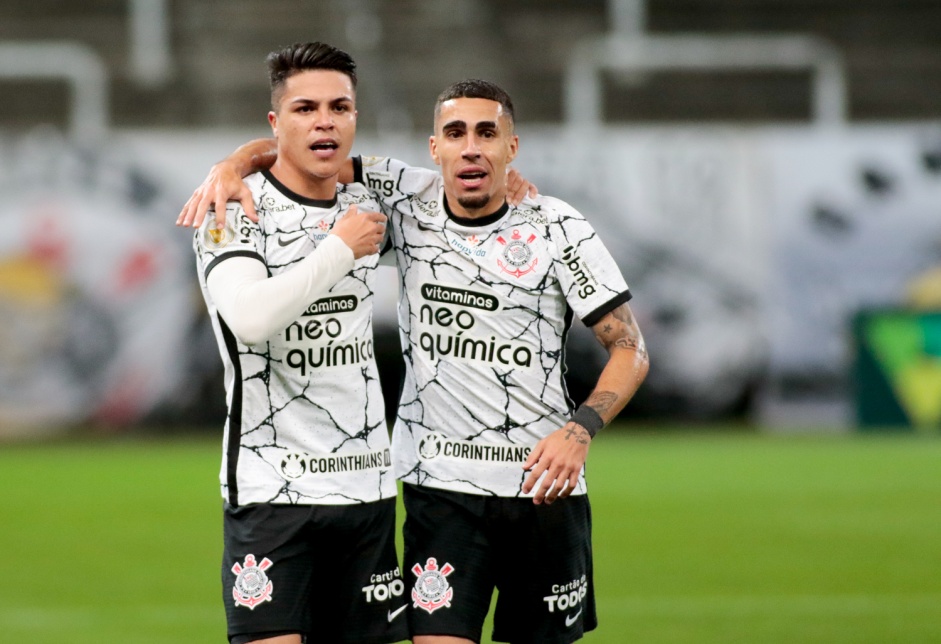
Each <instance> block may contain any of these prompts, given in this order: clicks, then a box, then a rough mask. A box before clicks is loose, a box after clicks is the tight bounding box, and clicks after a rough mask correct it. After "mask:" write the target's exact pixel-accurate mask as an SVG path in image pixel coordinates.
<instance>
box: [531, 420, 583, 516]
mask: <svg viewBox="0 0 941 644" xmlns="http://www.w3.org/2000/svg"><path fill="white" fill-rule="evenodd" d="M590 444H591V435H590V434H589V433H588V430H586V429H585V428H584V427H582V426H581V425H578V424H577V423H573V422H569V423H567V424H566V425H565V427H563V428H562V429H557V430H556V431H554V432H552V433H551V434H549V435H548V436H546V437H545V438H543V439H542V440H541V441H539V442H538V443H536V446H535V447H534V448H533V451H532V452H530V453H529V458H527V459H526V462H525V463H523V469H524V470H528V471H529V476H527V477H526V480H525V481H524V482H523V493H524V494H529V493H530V492H531V491H532V490H533V489H534V488H535V490H536V493H535V495H534V496H533V503H535V504H536V505H540V504H541V503H543V502H545V503H547V504H548V503H552V502H554V501H555V500H556V499H564V498H566V497H567V496H569V495H570V494H571V493H572V491H574V490H575V486H576V485H578V477H579V475H580V474H581V471H582V466H583V465H585V459H587V458H588V447H589V445H590ZM544 473H545V477H543V478H542V481H540V480H539V479H540V477H542V476H543V474H544ZM537 483H538V485H537Z"/></svg>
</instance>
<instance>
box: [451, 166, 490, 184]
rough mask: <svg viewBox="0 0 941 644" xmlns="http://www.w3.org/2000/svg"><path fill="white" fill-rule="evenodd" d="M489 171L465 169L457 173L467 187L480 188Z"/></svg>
mask: <svg viewBox="0 0 941 644" xmlns="http://www.w3.org/2000/svg"><path fill="white" fill-rule="evenodd" d="M486 176H487V173H486V172H484V171H483V170H463V171H461V172H458V173H457V178H458V180H459V181H460V182H461V185H462V186H464V187H465V188H478V187H480V185H481V184H482V183H483V182H484V179H485V178H486Z"/></svg>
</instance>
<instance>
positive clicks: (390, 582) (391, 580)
mask: <svg viewBox="0 0 941 644" xmlns="http://www.w3.org/2000/svg"><path fill="white" fill-rule="evenodd" d="M403 593H405V582H404V581H402V573H400V572H399V569H398V568H394V569H393V570H390V571H389V572H384V573H382V574H381V575H370V576H369V585H368V586H363V594H364V595H366V603H367V604H371V603H372V602H373V600H375V601H377V602H384V601H388V600H389V599H390V598H392V597H401V596H402V594H403ZM403 608H404V606H403ZM393 619H395V617H394V616H393V617H390V618H389V621H392V620H393Z"/></svg>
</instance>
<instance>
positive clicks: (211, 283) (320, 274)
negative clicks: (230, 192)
mask: <svg viewBox="0 0 941 644" xmlns="http://www.w3.org/2000/svg"><path fill="white" fill-rule="evenodd" d="M237 210H238V211H241V208H240V207H237ZM213 224H214V222H213ZM208 225H212V224H208ZM203 227H204V228H206V231H204V232H203V233H202V235H201V236H202V238H203V239H206V238H207V237H208V236H209V235H210V234H211V233H210V229H209V228H208V227H207V224H205V223H204V224H203ZM220 257H221V258H225V257H226V255H221V256H220ZM228 260H229V261H226V262H220V263H217V264H215V265H213V266H212V267H210V270H211V272H209V274H208V275H206V284H207V286H208V288H209V293H210V295H211V296H212V299H213V300H214V301H215V303H216V307H217V308H218V309H219V313H220V315H222V318H223V319H224V320H225V321H226V323H227V324H228V325H229V328H230V329H231V330H232V332H233V333H234V334H235V337H236V338H238V340H239V341H240V342H242V343H244V344H246V345H253V344H257V343H259V342H263V341H265V340H266V339H268V338H269V337H271V336H272V335H274V334H275V333H277V332H278V331H280V330H281V329H283V328H284V327H285V326H287V325H288V324H290V323H291V322H292V321H294V320H295V319H296V318H297V317H298V316H300V315H301V314H302V313H303V312H304V311H305V310H306V309H307V307H308V306H310V303H311V302H313V301H314V300H315V299H317V298H318V297H321V296H322V295H324V294H325V293H326V292H327V291H328V290H329V289H330V288H331V287H332V286H333V285H334V284H336V283H337V281H339V280H340V278H342V277H343V276H344V275H346V273H348V272H349V271H350V270H352V268H353V251H352V250H350V248H349V247H348V246H347V245H346V244H345V243H344V242H343V240H342V239H340V238H339V237H337V236H336V235H328V236H327V237H326V239H324V240H323V242H321V244H320V245H319V246H317V248H316V249H315V250H314V251H313V252H312V253H311V254H310V255H308V256H307V257H305V258H304V259H302V260H301V261H300V262H298V263H297V264H296V265H294V266H293V267H292V268H291V269H290V270H288V271H285V272H283V273H281V274H280V275H273V276H269V275H268V271H267V268H266V267H265V265H264V263H262V262H261V261H260V259H259V258H255V257H246V256H242V255H233V256H230V257H228Z"/></svg>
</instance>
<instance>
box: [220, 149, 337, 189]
mask: <svg viewBox="0 0 941 644" xmlns="http://www.w3.org/2000/svg"><path fill="white" fill-rule="evenodd" d="M277 160H278V142H277V140H275V139H255V140H254V141H249V142H248V143H245V144H244V145H241V146H239V147H238V148H236V149H235V151H234V152H233V153H232V154H230V155H229V156H227V157H226V158H225V159H224V160H223V163H228V164H231V166H232V168H233V169H234V170H235V171H236V172H237V173H238V174H239V176H241V177H243V178H244V177H247V176H248V175H250V174H252V173H255V172H261V171H262V170H267V169H269V168H270V167H271V166H273V165H274V162H275V161H277ZM353 179H354V176H353V160H352V159H347V160H346V161H345V162H344V163H343V167H342V168H340V176H339V181H340V183H353Z"/></svg>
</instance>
